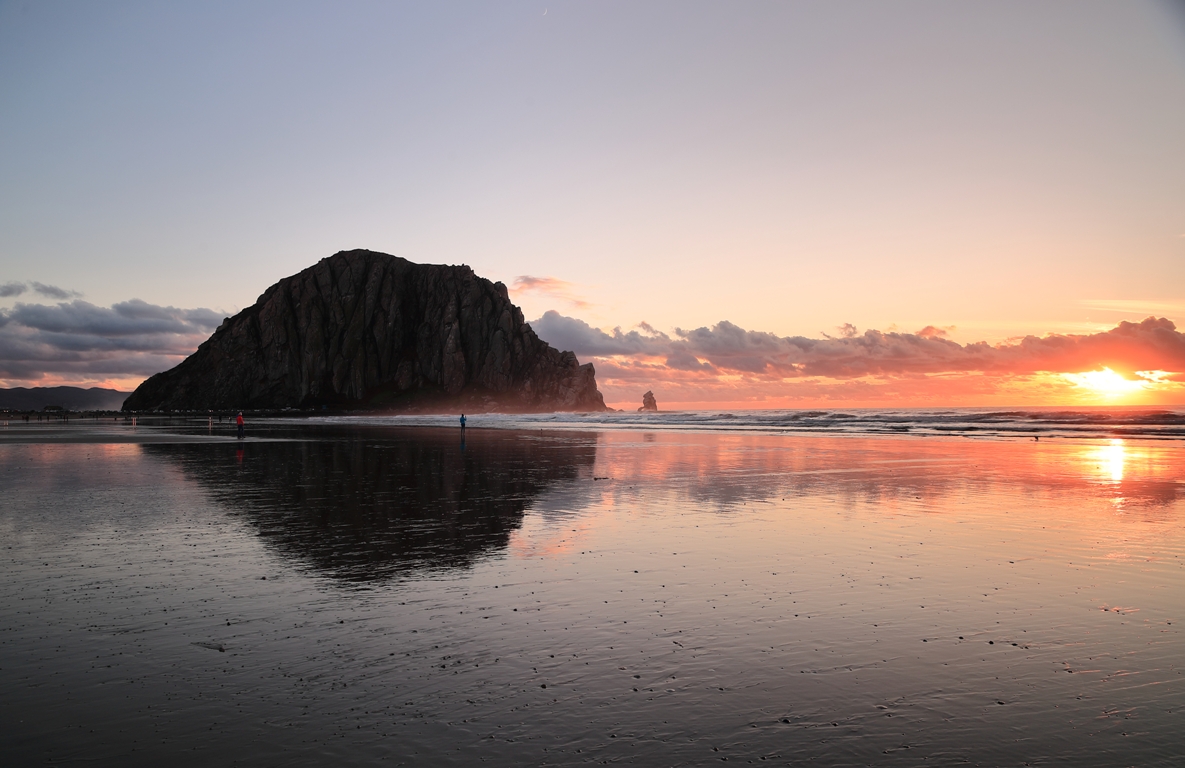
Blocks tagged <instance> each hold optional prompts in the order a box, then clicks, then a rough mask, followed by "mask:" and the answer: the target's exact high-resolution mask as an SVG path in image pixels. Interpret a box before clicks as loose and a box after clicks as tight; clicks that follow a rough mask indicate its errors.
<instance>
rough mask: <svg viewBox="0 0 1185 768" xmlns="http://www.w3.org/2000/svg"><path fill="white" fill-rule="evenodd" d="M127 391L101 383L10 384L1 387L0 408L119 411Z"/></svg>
mask: <svg viewBox="0 0 1185 768" xmlns="http://www.w3.org/2000/svg"><path fill="white" fill-rule="evenodd" d="M130 394H131V392H121V391H120V390H118V389H104V388H102V387H91V388H89V389H83V388H82V387H13V388H11V389H0V410H5V411H44V410H46V409H47V408H48V409H57V408H60V409H63V410H67V411H118V410H119V409H120V408H122V407H123V401H124V400H126V399H127V396H128V395H130Z"/></svg>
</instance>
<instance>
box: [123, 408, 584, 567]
mask: <svg viewBox="0 0 1185 768" xmlns="http://www.w3.org/2000/svg"><path fill="white" fill-rule="evenodd" d="M294 437H295V436H294ZM325 437H326V435H323V434H322V435H319V438H321V439H317V440H299V439H293V440H291V441H283V442H261V443H253V444H249V445H246V446H242V447H236V449H235V450H231V449H230V448H229V447H228V446H226V445H194V444H189V445H146V446H144V450H145V452H146V453H148V454H149V455H151V456H153V457H156V458H160V459H163V460H165V461H167V462H168V463H170V464H173V465H176V466H177V467H179V468H180V469H181V470H182V471H183V473H184V474H185V476H186V477H188V478H190V479H193V480H196V481H197V482H198V483H200V484H201V485H202V486H204V487H205V488H207V489H208V490H209V491H210V493H211V494H212V495H213V496H214V498H215V499H217V500H218V502H219V503H220V504H221V505H223V506H224V507H226V508H228V509H230V510H231V511H232V512H233V513H234V514H235V515H236V516H237V517H239V518H240V519H243V520H245V521H247V522H249V523H250V524H251V525H252V526H253V527H254V528H255V529H256V531H257V532H258V534H259V536H260V538H261V539H262V540H263V541H264V542H265V543H266V544H267V545H268V546H269V547H271V548H272V549H273V550H275V551H277V552H279V553H282V554H283V555H285V556H287V557H291V558H293V559H295V560H298V561H300V562H303V563H304V564H306V565H307V566H309V567H312V568H315V569H316V570H317V571H319V572H322V573H324V574H326V575H329V576H332V577H334V578H337V579H343V580H351V581H374V580H383V579H387V578H390V577H392V576H394V575H397V574H402V573H408V572H410V571H413V570H428V571H431V570H435V569H448V568H463V567H468V566H470V565H472V563H473V562H474V561H475V560H477V559H478V558H481V557H482V556H484V555H486V554H489V553H493V552H497V551H499V550H501V549H503V548H505V546H506V543H507V540H508V537H509V535H510V532H511V531H513V530H514V529H515V528H517V527H518V526H519V525H520V524H521V523H522V517H523V512H524V511H525V510H526V509H527V508H529V507H530V505H531V503H532V500H534V499H535V498H536V497H537V496H538V495H539V494H540V493H541V492H543V491H544V490H545V489H547V488H548V487H549V486H551V485H554V484H555V483H557V482H562V481H568V480H573V479H575V478H578V477H581V476H587V477H589V478H590V479H591V474H592V467H593V461H594V457H595V455H596V447H595V436H590V435H583V434H579V433H565V434H562V435H555V434H551V435H544V434H522V433H518V432H505V431H477V430H470V431H469V434H468V435H466V439H465V440H464V442H461V441H460V440H459V439H458V437H457V435H456V434H455V433H452V432H448V431H444V430H431V429H426V430H415V429H412V430H394V431H392V430H360V431H350V432H339V433H337V434H332V435H331V437H330V439H325Z"/></svg>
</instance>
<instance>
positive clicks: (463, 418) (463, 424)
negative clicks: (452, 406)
mask: <svg viewBox="0 0 1185 768" xmlns="http://www.w3.org/2000/svg"><path fill="white" fill-rule="evenodd" d="M461 431H462V432H464V431H465V414H463V413H462V414H461Z"/></svg>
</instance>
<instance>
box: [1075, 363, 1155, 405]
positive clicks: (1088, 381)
mask: <svg viewBox="0 0 1185 768" xmlns="http://www.w3.org/2000/svg"><path fill="white" fill-rule="evenodd" d="M1063 375H1064V376H1065V377H1066V378H1067V379H1069V380H1070V381H1071V382H1073V383H1074V384H1076V385H1078V386H1079V387H1082V388H1083V389H1089V390H1090V391H1091V392H1094V393H1095V394H1098V395H1102V396H1104V397H1108V398H1111V397H1122V396H1123V395H1133V394H1135V393H1137V392H1142V391H1144V390H1146V389H1148V388H1149V387H1151V386H1152V384H1153V383H1154V382H1153V381H1152V380H1149V379H1146V378H1143V377H1141V378H1138V379H1128V378H1125V377H1124V376H1123V375H1122V374H1118V373H1116V372H1115V371H1113V370H1111V369H1110V368H1104V369H1102V370H1101V371H1086V372H1085V373H1067V374H1063Z"/></svg>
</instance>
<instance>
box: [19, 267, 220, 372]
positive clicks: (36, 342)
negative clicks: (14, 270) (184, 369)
mask: <svg viewBox="0 0 1185 768" xmlns="http://www.w3.org/2000/svg"><path fill="white" fill-rule="evenodd" d="M13 285H14V284H13V283H9V284H8V285H5V286H0V293H2V292H3V291H6V290H9V289H10V287H11V286H13ZM15 285H18V286H23V284H22V283H16V284H15ZM32 285H33V286H34V289H33V290H35V291H36V292H38V293H41V294H42V295H47V293H46V290H44V289H49V288H53V286H41V287H37V286H39V285H40V284H39V283H33V284H32ZM55 290H58V291H61V290H62V289H55ZM23 292H24V291H23V289H22V290H20V291H18V292H17V294H16V295H19V294H20V293H23ZM62 293H63V294H65V295H70V294H71V293H72V292H69V291H62ZM5 295H9V296H11V295H13V294H12V293H8V294H5ZM222 319H223V318H222V315H221V314H219V313H217V312H214V311H213V310H209V309H178V308H176V307H162V306H158V305H156V304H149V303H148V302H145V301H141V300H139V299H132V300H130V301H124V302H120V303H118V304H114V305H112V306H110V307H99V306H95V305H94V304H91V303H89V302H86V301H82V300H78V299H75V300H74V301H63V302H60V303H58V304H52V305H47V304H25V303H18V304H16V306H14V307H13V308H12V309H9V310H0V379H7V380H9V381H29V382H36V381H39V380H41V379H44V378H47V377H51V378H57V379H63V380H75V381H86V380H95V379H106V378H135V377H147V376H150V375H152V374H154V373H157V372H158V371H163V370H165V369H167V368H171V367H173V366H174V365H176V364H177V363H178V362H180V361H181V360H182V359H183V358H184V357H185V356H186V355H189V354H190V353H192V352H193V351H194V349H196V348H197V346H198V345H199V344H201V343H202V342H203V341H205V340H206V338H207V337H209V335H210V334H211V333H212V332H213V331H214V329H215V328H217V327H218V325H219V323H221V322H222Z"/></svg>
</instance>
